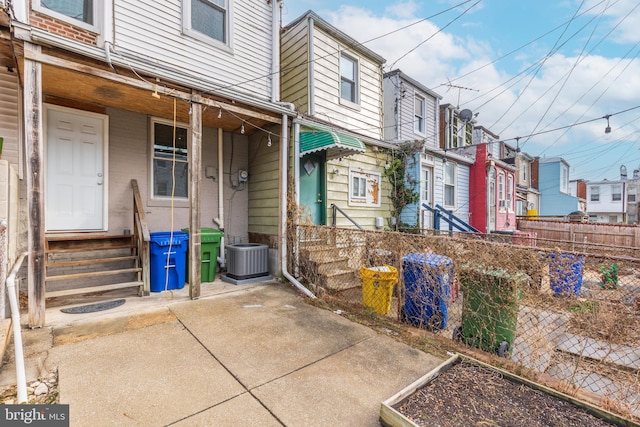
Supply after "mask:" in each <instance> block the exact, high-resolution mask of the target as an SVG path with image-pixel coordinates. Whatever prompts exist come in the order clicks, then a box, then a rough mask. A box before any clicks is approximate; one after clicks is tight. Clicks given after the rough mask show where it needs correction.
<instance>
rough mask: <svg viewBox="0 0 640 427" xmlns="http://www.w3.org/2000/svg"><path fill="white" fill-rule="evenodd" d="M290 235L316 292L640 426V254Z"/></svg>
mask: <svg viewBox="0 0 640 427" xmlns="http://www.w3.org/2000/svg"><path fill="white" fill-rule="evenodd" d="M290 230H292V231H293V233H292V235H294V236H296V237H295V238H292V241H291V242H290V243H291V244H290V245H289V248H290V250H291V252H292V253H291V254H290V258H289V259H290V261H291V263H292V265H291V266H290V271H293V272H294V273H295V274H296V275H297V277H299V279H300V280H301V282H302V283H304V284H305V285H306V286H308V287H309V289H311V290H312V291H314V292H315V293H316V294H317V295H319V296H321V297H323V296H324V297H325V298H327V299H329V298H330V299H334V300H335V299H336V298H337V299H339V300H340V301H341V302H343V303H345V304H346V305H347V306H349V305H353V307H354V309H360V310H361V309H362V307H363V306H364V307H367V309H370V310H371V312H372V313H375V315H377V316H384V318H385V319H386V320H392V321H397V322H398V324H400V325H406V326H407V327H415V328H420V329H423V330H425V331H428V333H433V334H436V335H438V336H442V337H445V338H447V339H449V340H451V344H452V345H453V346H454V347H455V348H456V349H457V350H458V351H460V352H465V351H471V350H473V351H477V350H478V349H479V350H482V351H483V352H486V353H491V354H494V355H496V356H501V357H503V358H506V359H508V360H510V361H511V362H513V363H512V364H513V365H514V366H516V367H518V368H519V369H522V368H527V370H528V371H535V372H536V373H538V374H541V375H542V376H544V377H545V378H548V379H551V380H553V381H552V382H553V383H554V384H555V385H556V386H557V387H558V388H560V389H561V391H563V392H566V393H570V394H571V393H577V392H578V391H580V392H581V393H583V395H593V396H594V398H596V399H597V401H598V402H600V404H601V405H602V406H604V407H605V409H608V410H611V411H613V412H617V413H619V414H622V415H624V416H629V417H638V418H640V374H639V372H640V259H637V258H635V255H636V254H635V251H636V249H635V248H625V247H606V246H603V245H591V246H590V245H588V244H587V243H584V242H583V243H581V244H579V245H578V244H576V243H575V242H558V241H553V242H552V241H536V240H535V238H534V237H533V236H531V235H525V236H522V235H516V234H513V235H510V234H488V235H481V234H463V233H447V234H446V235H418V234H408V233H398V232H379V231H363V230H355V229H344V228H335V227H323V226H313V225H300V226H298V227H292V228H290ZM498 360H501V359H498Z"/></svg>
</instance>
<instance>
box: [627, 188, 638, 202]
mask: <svg viewBox="0 0 640 427" xmlns="http://www.w3.org/2000/svg"><path fill="white" fill-rule="evenodd" d="M636 192H637V189H635V188H630V189H629V191H628V193H627V202H629V203H635V202H636Z"/></svg>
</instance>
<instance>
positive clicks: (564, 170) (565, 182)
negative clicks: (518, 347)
mask: <svg viewBox="0 0 640 427" xmlns="http://www.w3.org/2000/svg"><path fill="white" fill-rule="evenodd" d="M560 192H561V193H565V194H569V167H568V166H567V165H565V164H563V163H561V164H560Z"/></svg>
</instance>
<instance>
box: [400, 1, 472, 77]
mask: <svg viewBox="0 0 640 427" xmlns="http://www.w3.org/2000/svg"><path fill="white" fill-rule="evenodd" d="M478 3H480V0H478V1H476V2H475V3H474V4H472V5H471V6H469V7H468V8H467V9H465V10H464V12H462V13H461V14H460V15H458V16H456V17H455V18H454V19H453V20H451V21H449V22H448V23H447V25H445V26H444V27H442V28H440V29H439V30H438V31H436V32H435V33H433V34H432V35H430V36H429V37H427V38H426V39H425V40H423V41H421V42H420V43H418V44H417V45H416V46H415V47H414V48H413V49H410V50H409V51H408V52H406V53H405V54H404V55H402V56H400V58H398V59H396V60H395V61H393V63H392V64H391V65H390V66H389V70H393V66H394V65H396V64H397V63H398V61H400V60H401V59H402V58H404V57H405V56H407V55H409V54H410V53H411V52H413V51H415V50H416V49H417V48H419V47H420V46H422V45H423V44H425V43H426V42H428V41H429V40H431V39H432V38H434V37H435V36H436V35H437V34H439V33H441V32H442V31H444V29H445V28H447V27H448V26H449V25H451V24H453V23H454V22H456V21H457V20H458V19H460V18H462V17H463V16H464V15H466V13H467V12H469V11H470V10H471V9H473V8H474V7H475V6H476V5H477V4H478Z"/></svg>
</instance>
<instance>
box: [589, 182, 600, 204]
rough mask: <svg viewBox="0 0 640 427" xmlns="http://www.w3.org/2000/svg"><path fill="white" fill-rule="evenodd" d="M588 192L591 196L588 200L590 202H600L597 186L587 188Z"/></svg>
mask: <svg viewBox="0 0 640 427" xmlns="http://www.w3.org/2000/svg"><path fill="white" fill-rule="evenodd" d="M589 191H590V192H591V195H590V196H589V200H590V201H592V202H599V201H600V187H598V186H595V185H594V186H591V187H589Z"/></svg>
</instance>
